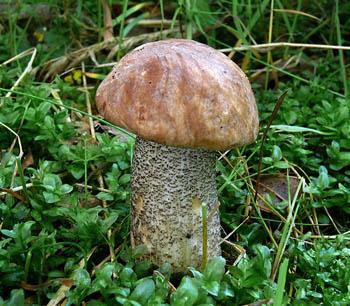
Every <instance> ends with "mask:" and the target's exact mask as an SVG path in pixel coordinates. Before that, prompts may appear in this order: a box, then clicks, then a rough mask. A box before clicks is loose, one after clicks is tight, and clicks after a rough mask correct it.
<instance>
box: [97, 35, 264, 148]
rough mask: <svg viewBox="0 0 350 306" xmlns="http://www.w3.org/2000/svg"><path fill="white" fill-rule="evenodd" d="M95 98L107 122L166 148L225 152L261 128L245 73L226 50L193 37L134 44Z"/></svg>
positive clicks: (241, 143) (247, 139)
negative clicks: (216, 48)
mask: <svg viewBox="0 0 350 306" xmlns="http://www.w3.org/2000/svg"><path fill="white" fill-rule="evenodd" d="M96 103H97V108H98V110H99V112H100V113H101V114H102V115H103V116H104V118H105V119H106V120H108V121H109V122H111V123H113V124H115V125H117V126H119V127H122V128H124V129H126V130H128V131H130V132H132V133H134V134H136V135H138V136H140V137H142V138H144V139H147V140H152V141H154V142H157V143H161V144H166V145H169V146H178V147H184V148H207V149H210V150H226V149H230V148H233V147H237V146H243V145H246V144H249V143H251V142H253V141H254V140H255V138H256V136H257V133H258V126H259V123H258V111H257V107H256V103H255V99H254V95H253V92H252V90H251V87H250V84H249V81H248V79H247V77H246V75H245V74H244V73H243V71H242V70H241V69H240V68H239V67H238V66H237V65H236V64H235V63H234V62H233V61H232V60H230V59H229V58H228V57H227V56H225V55H224V54H222V53H220V52H219V51H217V50H215V49H213V48H211V47H209V46H207V45H204V44H201V43H198V42H195V41H192V40H185V39H168V40H162V41H157V42H152V43H147V44H144V45H142V46H140V47H138V48H136V49H134V50H133V51H131V52H130V53H128V54H127V55H125V56H124V57H123V58H122V59H121V60H120V61H119V63H118V64H117V65H116V66H115V67H114V68H113V70H112V71H111V73H109V75H108V76H107V77H106V78H105V80H104V81H103V82H102V83H101V85H100V87H99V88H98V90H97V94H96Z"/></svg>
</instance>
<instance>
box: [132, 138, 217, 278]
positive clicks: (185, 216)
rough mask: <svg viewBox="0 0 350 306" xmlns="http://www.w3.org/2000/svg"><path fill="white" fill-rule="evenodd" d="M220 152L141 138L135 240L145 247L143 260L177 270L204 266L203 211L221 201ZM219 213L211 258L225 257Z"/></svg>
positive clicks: (211, 225)
mask: <svg viewBox="0 0 350 306" xmlns="http://www.w3.org/2000/svg"><path fill="white" fill-rule="evenodd" d="M215 163H216V154H215V152H213V151H209V150H205V149H184V148H177V147H169V146H165V145H161V144H158V143H155V142H152V141H147V140H144V139H142V138H140V137H137V138H136V143H135V149H134V156H133V164H132V177H131V191H132V194H131V217H132V223H131V225H132V228H131V235H132V241H133V243H134V244H135V245H140V244H144V245H146V247H147V253H146V255H145V256H144V257H143V258H142V259H144V260H148V261H149V262H151V263H154V264H156V265H161V264H162V263H164V262H168V263H170V264H171V265H172V268H173V271H174V272H185V271H186V268H187V267H189V266H191V267H195V268H199V267H200V265H201V263H202V236H203V234H202V207H201V203H203V202H204V203H206V205H207V215H208V216H209V214H210V213H211V211H212V210H213V209H214V207H215V205H216V204H217V202H218V198H217V194H216V182H215V177H216V167H215ZM219 242H220V219H219V214H218V211H216V212H215V213H214V215H213V216H212V218H211V219H210V221H209V222H208V243H207V246H208V258H209V259H210V258H212V257H214V256H219V255H220V254H221V249H220V247H219V246H218V244H219Z"/></svg>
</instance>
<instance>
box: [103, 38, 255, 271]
mask: <svg viewBox="0 0 350 306" xmlns="http://www.w3.org/2000/svg"><path fill="white" fill-rule="evenodd" d="M96 103H97V108H98V110H99V112H100V113H101V114H102V115H103V116H104V118H105V119H106V120H108V121H110V122H111V123H113V124H115V125H117V126H119V127H122V128H124V129H126V130H128V131H130V132H132V133H134V134H136V135H137V137H136V142H135V149H134V154H133V162H132V170H131V239H132V240H131V241H132V244H133V246H135V245H136V246H137V245H141V244H144V245H146V247H147V253H146V254H145V255H144V257H143V259H145V260H148V261H149V262H151V263H153V264H156V265H161V264H162V263H163V262H168V263H170V264H171V265H172V268H173V271H174V272H184V271H186V269H187V267H188V266H192V267H195V268H199V267H200V265H201V262H202V208H201V206H202V205H201V203H205V204H206V206H207V213H208V215H209V214H210V213H211V212H212V211H213V210H214V207H215V206H216V204H217V203H218V198H217V194H216V180H215V177H216V150H227V149H231V148H234V147H238V146H243V145H247V144H249V143H251V142H253V141H254V140H255V139H256V136H257V133H258V125H259V123H258V113H257V107H256V103H255V99H254V95H253V92H252V90H251V86H250V84H249V81H248V79H247V77H246V75H245V74H244V73H243V71H242V70H241V69H240V68H239V67H238V66H237V65H236V64H235V63H234V62H233V61H232V60H231V59H230V58H228V57H227V56H225V55H224V54H222V53H221V52H219V51H217V50H215V49H213V48H211V47H209V46H207V45H204V44H202V43H199V42H195V41H192V40H185V39H168V40H162V41H157V42H151V43H146V44H144V45H142V46H139V47H138V48H136V49H134V50H133V51H131V52H130V53H128V54H127V55H125V56H124V57H123V58H122V59H121V60H120V61H119V62H118V63H117V64H116V66H115V67H114V68H113V70H112V71H111V73H110V74H109V75H108V76H107V77H106V78H105V80H104V81H103V82H102V83H101V85H100V87H99V88H98V90H97V93H96ZM207 249H208V258H209V259H210V258H212V257H215V256H219V255H220V254H221V248H220V219H219V213H218V211H215V213H214V214H213V215H212V217H211V218H210V220H208V241H207Z"/></svg>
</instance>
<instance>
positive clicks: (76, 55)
mask: <svg viewBox="0 0 350 306" xmlns="http://www.w3.org/2000/svg"><path fill="white" fill-rule="evenodd" d="M178 32H179V28H174V29H170V30H163V31H162V32H160V31H159V32H154V33H147V34H141V35H138V36H133V37H129V38H125V39H124V41H123V43H122V44H121V47H122V49H126V50H129V49H132V48H133V47H135V46H138V45H140V44H142V43H146V42H151V41H155V40H158V39H160V38H161V37H164V36H169V35H171V34H174V33H178ZM118 39H119V37H113V38H112V39H110V40H107V41H103V42H100V43H97V44H94V45H91V46H88V47H85V48H82V49H80V50H77V51H74V52H71V53H69V54H66V55H63V56H61V57H58V58H55V59H52V60H49V61H47V62H46V63H45V64H44V67H43V69H42V70H41V71H40V74H39V79H43V80H44V81H47V80H51V79H53V78H54V76H55V75H57V74H60V73H62V72H63V71H66V70H68V69H71V68H73V67H76V66H79V65H80V63H81V62H82V61H83V60H86V59H87V58H89V57H90V54H91V53H97V52H100V51H102V50H105V49H109V48H112V50H111V52H110V53H109V55H108V57H107V59H108V60H110V59H111V58H113V57H114V56H115V54H116V53H117V52H118V48H119V46H118ZM38 70H39V67H36V68H35V69H33V73H36V72H38Z"/></svg>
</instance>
